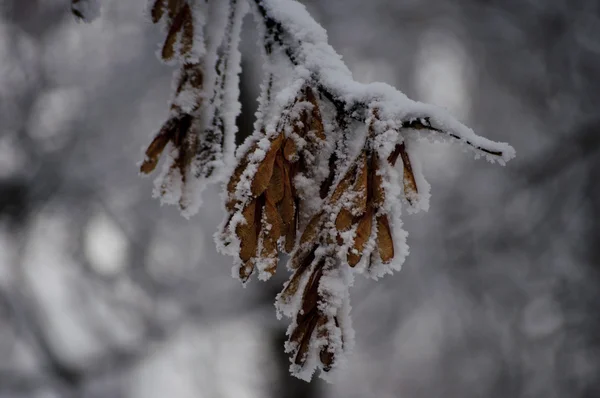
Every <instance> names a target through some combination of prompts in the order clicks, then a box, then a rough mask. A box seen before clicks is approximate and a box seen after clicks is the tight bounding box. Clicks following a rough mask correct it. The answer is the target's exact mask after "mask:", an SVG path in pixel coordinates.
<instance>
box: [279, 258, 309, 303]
mask: <svg viewBox="0 0 600 398" xmlns="http://www.w3.org/2000/svg"><path fill="white" fill-rule="evenodd" d="M295 258H296V259H297V258H298V257H295ZM314 259H315V251H314V249H313V250H311V251H309V252H308V253H306V255H305V256H304V258H303V259H302V261H298V266H297V267H294V268H295V270H296V271H294V273H293V274H292V276H291V277H290V279H289V281H288V283H287V284H286V285H285V287H284V288H283V291H282V292H281V299H283V300H284V301H287V300H288V299H289V298H291V297H292V296H294V295H295V294H296V292H297V291H298V288H299V287H300V280H301V279H302V276H303V275H304V273H305V272H306V271H307V270H308V269H309V268H310V265H311V264H312V262H313V261H314Z"/></svg>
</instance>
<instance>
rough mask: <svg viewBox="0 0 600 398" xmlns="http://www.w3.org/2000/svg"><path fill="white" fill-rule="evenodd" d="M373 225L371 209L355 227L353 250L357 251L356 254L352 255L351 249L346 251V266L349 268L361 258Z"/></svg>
mask: <svg viewBox="0 0 600 398" xmlns="http://www.w3.org/2000/svg"><path fill="white" fill-rule="evenodd" d="M372 224H373V211H372V210H371V208H369V209H368V210H367V212H366V213H365V215H364V216H363V217H362V218H361V219H360V221H359V222H358V226H357V227H356V235H355V237H354V249H355V250H356V251H358V253H354V251H353V250H352V249H351V250H349V251H348V264H349V265H350V266H351V267H354V266H355V265H356V264H358V262H359V261H360V259H361V257H362V253H363V250H364V248H365V244H366V243H367V241H368V240H369V238H370V237H371V227H372Z"/></svg>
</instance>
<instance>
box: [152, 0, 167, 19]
mask: <svg viewBox="0 0 600 398" xmlns="http://www.w3.org/2000/svg"><path fill="white" fill-rule="evenodd" d="M164 12H165V0H156V1H155V2H154V5H153V6H152V9H151V11H150V16H151V17H152V22H153V23H157V22H158V21H160V20H161V18H162V17H163V14H164Z"/></svg>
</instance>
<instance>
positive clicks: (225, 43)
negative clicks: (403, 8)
mask: <svg viewBox="0 0 600 398" xmlns="http://www.w3.org/2000/svg"><path fill="white" fill-rule="evenodd" d="M73 4H74V7H75V5H76V4H79V6H78V7H81V6H83V4H91V3H90V2H88V1H85V0H73ZM248 6H250V9H251V10H252V12H253V15H254V19H255V21H256V25H257V28H258V30H259V37H260V40H259V42H260V43H259V44H260V48H261V50H262V52H263V57H264V81H263V83H262V85H261V94H260V97H259V108H258V111H257V114H256V122H255V125H254V133H253V134H252V135H251V136H250V137H249V138H248V139H247V140H246V141H245V142H244V143H243V144H242V145H241V146H240V147H239V148H237V151H235V148H234V143H235V134H236V132H237V128H236V125H235V118H236V116H237V115H238V114H239V113H240V111H241V108H240V104H239V102H238V96H239V88H238V86H239V77H238V76H239V73H240V53H239V51H238V49H237V47H238V44H239V40H240V32H241V24H242V19H243V17H244V15H245V14H246V12H247V10H248ZM74 9H75V8H74ZM81 9H82V8H77V10H81ZM148 13H149V16H150V18H151V19H152V21H153V22H154V23H157V24H160V25H161V26H162V27H163V30H164V32H165V39H164V42H163V43H162V44H161V48H160V50H159V57H160V58H161V59H162V60H163V61H165V62H168V63H171V64H174V65H176V67H177V72H176V74H175V78H174V82H175V83H174V86H173V92H174V94H173V97H172V100H171V107H170V115H169V118H168V120H167V121H166V122H165V123H164V124H163V126H162V127H161V129H160V130H159V132H158V133H157V134H156V135H155V137H154V139H153V140H152V142H151V144H150V145H149V147H148V148H147V150H146V153H145V157H144V160H143V161H142V163H141V165H140V168H141V172H142V173H144V174H149V173H150V172H152V171H153V170H154V169H155V168H156V166H157V164H158V161H159V157H160V156H161V154H162V152H163V151H165V149H166V152H167V155H166V161H165V164H164V168H163V172H162V174H161V175H160V176H159V178H158V179H157V180H156V184H155V186H156V190H155V195H156V196H159V197H160V198H161V200H162V201H163V202H166V203H175V204H178V205H179V206H180V208H181V209H182V212H183V214H184V215H185V216H190V215H192V214H193V213H195V212H196V210H197V209H198V207H199V206H200V191H202V189H203V188H204V187H205V186H206V184H207V183H209V182H214V181H222V180H223V179H224V177H228V179H229V181H228V183H227V184H226V186H225V190H224V193H223V199H224V202H225V210H226V213H227V215H226V217H225V219H224V221H223V224H222V225H221V228H220V230H219V231H218V232H217V234H216V235H215V238H216V244H217V247H218V249H219V250H220V251H221V252H223V253H225V254H229V255H231V256H233V258H234V268H233V274H234V276H235V277H236V278H239V279H240V280H241V281H242V282H243V283H246V282H247V281H248V280H249V278H250V277H251V276H252V274H256V275H257V276H258V278H259V279H261V280H266V279H269V278H270V277H271V276H272V275H273V274H274V273H275V272H276V269H277V266H278V263H279V258H280V254H281V253H288V254H289V255H290V257H289V261H288V263H287V268H288V269H289V270H290V271H292V275H291V276H290V278H289V280H288V282H287V283H286V284H285V286H284V289H283V291H282V292H281V293H280V294H279V295H278V296H277V301H276V307H277V312H278V316H287V317H290V318H291V320H292V321H291V325H290V327H289V329H288V337H289V338H288V342H287V343H286V346H285V350H286V352H288V353H290V356H291V367H290V370H291V372H292V374H294V375H295V376H297V377H299V378H302V379H304V380H310V379H311V378H312V375H313V374H314V373H315V371H320V372H319V374H320V376H321V377H326V376H327V375H329V374H331V372H332V371H335V370H336V369H340V368H341V367H343V360H344V358H346V357H347V356H348V354H349V353H350V351H351V349H352V346H353V341H354V332H353V330H352V326H351V320H350V316H349V313H350V301H349V288H350V286H351V285H352V283H353V280H354V276H355V274H362V275H365V276H367V277H370V278H373V279H378V278H380V277H382V276H384V275H386V274H391V273H393V272H394V271H397V270H400V268H401V266H402V264H403V262H404V260H405V258H406V256H407V255H408V246H407V244H406V237H407V233H406V231H404V229H403V224H402V219H401V213H402V210H403V209H405V210H406V211H407V212H409V213H413V212H417V211H421V210H425V211H426V210H427V209H428V208H429V185H428V183H427V182H426V181H425V178H424V176H423V174H422V173H421V168H420V165H419V162H418V159H416V158H415V156H414V155H413V152H412V149H413V148H414V144H415V142H416V141H418V140H423V139H433V140H442V141H446V142H449V143H458V144H460V145H462V146H464V147H465V148H467V149H468V150H469V151H471V152H473V153H474V154H475V156H476V157H480V156H484V157H485V158H486V159H488V160H489V161H491V162H498V163H500V164H502V165H504V164H505V163H506V162H507V161H509V160H510V159H512V158H513V157H514V156H515V151H514V149H513V148H512V147H511V146H510V145H508V144H506V143H497V142H493V141H490V140H488V139H486V138H483V137H480V136H478V135H476V134H475V133H474V132H473V131H472V130H471V129H469V128H468V127H466V126H464V125H463V124H462V123H460V122H459V121H457V120H456V119H455V118H454V117H452V116H451V115H450V114H449V113H448V112H446V111H445V110H443V109H441V108H438V107H435V106H433V105H428V104H423V103H420V102H415V101H412V100H410V99H409V98H407V97H406V96H405V95H404V94H403V93H401V92H400V91H398V90H396V89H395V88H393V87H391V86H389V85H387V84H384V83H371V84H362V83H359V82H356V81H355V80H354V79H353V78H352V74H351V73H350V71H349V70H348V68H347V67H346V65H345V64H344V63H343V62H342V59H341V57H340V56H339V55H338V54H337V53H336V52H335V50H334V49H333V48H332V47H331V46H330V45H329V44H328V42H327V34H326V32H325V30H324V29H323V28H322V27H321V26H320V25H319V24H318V23H316V22H315V20H314V19H313V18H312V17H311V16H310V15H309V13H308V12H307V11H306V9H305V7H304V6H303V5H301V4H300V3H298V2H297V1H295V0H152V1H151V2H150V4H149V7H148ZM234 151H235V154H234Z"/></svg>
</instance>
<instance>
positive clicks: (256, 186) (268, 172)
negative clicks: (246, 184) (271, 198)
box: [251, 134, 283, 196]
mask: <svg viewBox="0 0 600 398" xmlns="http://www.w3.org/2000/svg"><path fill="white" fill-rule="evenodd" d="M282 141H283V135H282V134H279V135H278V136H277V138H275V139H274V140H273V141H271V147H270V148H269V151H268V152H267V154H266V155H265V158H264V159H263V160H262V162H261V163H260V165H259V166H258V170H257V171H256V174H255V175H254V179H253V180H252V185H251V189H252V194H253V195H254V196H259V195H260V194H262V193H263V192H264V191H265V190H266V189H267V187H268V186H269V182H270V181H271V176H272V175H273V164H274V163H275V157H276V156H277V151H279V149H280V148H281V143H282Z"/></svg>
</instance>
